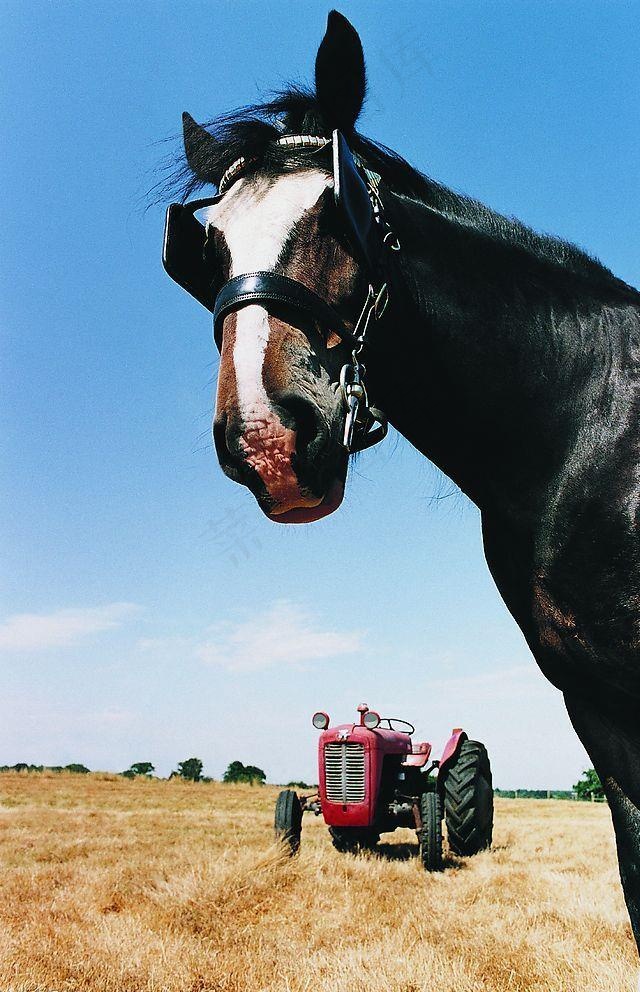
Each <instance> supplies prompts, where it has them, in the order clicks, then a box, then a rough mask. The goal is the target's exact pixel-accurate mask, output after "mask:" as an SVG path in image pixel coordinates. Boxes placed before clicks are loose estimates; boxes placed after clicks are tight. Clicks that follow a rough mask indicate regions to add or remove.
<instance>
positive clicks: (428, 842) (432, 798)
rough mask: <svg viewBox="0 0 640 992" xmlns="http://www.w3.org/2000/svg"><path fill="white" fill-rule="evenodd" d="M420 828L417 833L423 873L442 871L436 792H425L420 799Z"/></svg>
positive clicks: (439, 804)
mask: <svg viewBox="0 0 640 992" xmlns="http://www.w3.org/2000/svg"><path fill="white" fill-rule="evenodd" d="M420 819H421V820H422V826H421V828H420V831H419V833H418V840H419V842H420V860H421V861H422V867H423V868H424V869H425V871H441V870H442V804H441V802H440V796H439V795H438V793H437V792H425V793H423V794H422V796H421V798H420Z"/></svg>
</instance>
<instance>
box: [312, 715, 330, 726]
mask: <svg viewBox="0 0 640 992" xmlns="http://www.w3.org/2000/svg"><path fill="white" fill-rule="evenodd" d="M311 723H312V724H313V726H314V727H315V728H316V730H326V729H327V727H328V726H329V717H328V715H327V714H326V713H323V712H322V710H319V711H318V712H317V713H314V714H313V716H312V717H311Z"/></svg>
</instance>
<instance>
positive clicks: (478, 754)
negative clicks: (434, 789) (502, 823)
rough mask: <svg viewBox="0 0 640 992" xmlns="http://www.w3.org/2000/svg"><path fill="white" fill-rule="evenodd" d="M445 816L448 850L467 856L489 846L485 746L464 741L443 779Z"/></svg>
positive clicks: (489, 780) (490, 802)
mask: <svg viewBox="0 0 640 992" xmlns="http://www.w3.org/2000/svg"><path fill="white" fill-rule="evenodd" d="M444 815H445V820H446V823H447V836H448V838H449V847H450V848H451V850H452V851H453V852H454V854H461V855H463V856H469V855H472V854H477V853H478V851H484V850H485V848H487V847H491V838H492V835H493V783H492V778H491V766H490V764H489V756H488V755H487V749H486V748H485V746H484V744H480V742H479V741H470V740H465V741H463V742H462V744H461V745H460V750H459V751H458V756H457V758H456V760H455V761H454V763H453V764H452V765H451V767H450V768H449V770H448V771H447V773H446V776H445V780H444Z"/></svg>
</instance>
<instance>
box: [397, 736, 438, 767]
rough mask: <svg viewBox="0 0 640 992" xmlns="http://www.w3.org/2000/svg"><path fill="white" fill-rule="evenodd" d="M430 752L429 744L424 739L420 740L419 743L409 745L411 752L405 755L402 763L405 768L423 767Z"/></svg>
mask: <svg viewBox="0 0 640 992" xmlns="http://www.w3.org/2000/svg"><path fill="white" fill-rule="evenodd" d="M430 754H431V744H427V742H426V741H421V742H420V743H419V744H415V743H414V744H412V745H411V754H407V755H406V757H405V759H404V761H403V762H402V764H403V765H404V767H405V768H406V767H410V768H424V766H425V765H426V763H427V761H428V760H429V755H430Z"/></svg>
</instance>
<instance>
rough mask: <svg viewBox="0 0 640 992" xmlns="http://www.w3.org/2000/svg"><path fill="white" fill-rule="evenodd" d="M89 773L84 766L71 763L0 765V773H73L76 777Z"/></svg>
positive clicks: (20, 762) (24, 762)
mask: <svg viewBox="0 0 640 992" xmlns="http://www.w3.org/2000/svg"><path fill="white" fill-rule="evenodd" d="M90 771H91V769H90V768H87V767H86V766H85V765H79V764H76V763H72V764H70V765H29V764H27V762H26V761H18V762H17V763H16V764H15V765H0V772H75V773H76V774H77V775H87V774H88V773H89V772H90Z"/></svg>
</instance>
